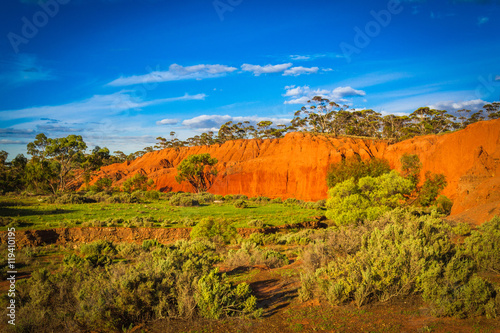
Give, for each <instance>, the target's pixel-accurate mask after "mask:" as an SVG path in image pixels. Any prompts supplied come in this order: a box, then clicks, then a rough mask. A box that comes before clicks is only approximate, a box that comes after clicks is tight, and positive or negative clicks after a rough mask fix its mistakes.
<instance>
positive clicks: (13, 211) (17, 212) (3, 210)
mask: <svg viewBox="0 0 500 333" xmlns="http://www.w3.org/2000/svg"><path fill="white" fill-rule="evenodd" d="M73 212H75V210H73V209H59V208H56V209H51V210H37V209H30V208H9V207H2V206H0V216H4V217H23V216H34V215H35V216H36V215H60V214H68V213H73Z"/></svg>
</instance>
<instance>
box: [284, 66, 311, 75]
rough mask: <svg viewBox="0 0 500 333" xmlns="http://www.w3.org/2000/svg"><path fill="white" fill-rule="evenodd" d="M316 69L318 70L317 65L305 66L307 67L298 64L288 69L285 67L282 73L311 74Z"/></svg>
mask: <svg viewBox="0 0 500 333" xmlns="http://www.w3.org/2000/svg"><path fill="white" fill-rule="evenodd" d="M318 70H319V68H318V67H311V68H307V67H302V66H298V67H292V68H290V69H287V70H286V71H285V72H284V73H283V75H285V76H288V75H293V76H298V75H301V74H313V73H317V72H318Z"/></svg>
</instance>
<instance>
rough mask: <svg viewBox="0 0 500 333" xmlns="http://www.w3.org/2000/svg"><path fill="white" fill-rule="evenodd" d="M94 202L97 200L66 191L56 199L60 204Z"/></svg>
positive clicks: (55, 201)
mask: <svg viewBox="0 0 500 333" xmlns="http://www.w3.org/2000/svg"><path fill="white" fill-rule="evenodd" d="M92 202H95V200H92V199H91V198H87V197H84V196H83V195H80V194H76V193H66V194H63V195H61V196H59V197H55V199H54V203H58V204H83V203H92Z"/></svg>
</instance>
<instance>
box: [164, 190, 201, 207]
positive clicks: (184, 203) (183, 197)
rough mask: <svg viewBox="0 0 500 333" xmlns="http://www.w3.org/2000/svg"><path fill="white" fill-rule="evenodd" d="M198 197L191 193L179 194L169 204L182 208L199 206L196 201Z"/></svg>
mask: <svg viewBox="0 0 500 333" xmlns="http://www.w3.org/2000/svg"><path fill="white" fill-rule="evenodd" d="M195 197H196V195H195V194H191V193H178V194H175V195H173V196H172V197H171V198H170V200H169V203H170V204H171V205H172V206H181V207H194V206H199V205H200V202H199V201H198V200H197V199H195Z"/></svg>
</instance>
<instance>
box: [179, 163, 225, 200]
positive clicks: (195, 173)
mask: <svg viewBox="0 0 500 333" xmlns="http://www.w3.org/2000/svg"><path fill="white" fill-rule="evenodd" d="M215 164H217V159H215V158H212V157H211V156H210V154H200V155H191V156H189V157H187V158H185V159H184V160H183V161H182V162H181V164H179V166H178V167H177V176H175V180H176V181H177V182H178V183H179V184H180V183H182V182H183V181H187V182H189V184H191V185H192V186H193V188H194V189H195V191H196V192H205V191H207V190H208V189H210V187H212V185H213V183H214V181H215V178H216V177H217V174H218V171H217V170H216V169H215V167H214V166H215Z"/></svg>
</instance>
